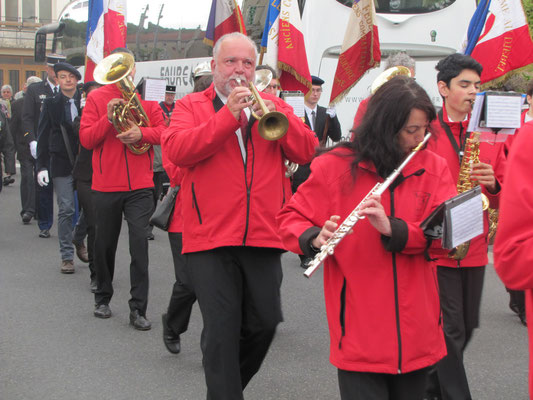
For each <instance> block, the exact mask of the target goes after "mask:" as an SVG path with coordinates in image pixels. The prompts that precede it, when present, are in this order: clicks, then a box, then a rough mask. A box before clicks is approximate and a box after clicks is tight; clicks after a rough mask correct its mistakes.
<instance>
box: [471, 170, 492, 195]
mask: <svg viewBox="0 0 533 400" xmlns="http://www.w3.org/2000/svg"><path fill="white" fill-rule="evenodd" d="M470 177H471V178H472V180H475V181H477V182H478V183H479V184H480V185H483V186H485V187H486V188H487V190H488V191H489V192H490V193H495V192H496V190H497V185H496V178H495V177H494V169H493V168H492V165H490V164H485V163H477V164H472V171H471V172H470Z"/></svg>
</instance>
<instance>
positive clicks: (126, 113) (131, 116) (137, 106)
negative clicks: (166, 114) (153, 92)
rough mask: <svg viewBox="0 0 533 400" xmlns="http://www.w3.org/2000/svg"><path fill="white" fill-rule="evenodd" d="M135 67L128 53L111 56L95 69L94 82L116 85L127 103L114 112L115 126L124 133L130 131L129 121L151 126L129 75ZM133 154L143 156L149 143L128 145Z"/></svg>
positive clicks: (116, 107)
mask: <svg viewBox="0 0 533 400" xmlns="http://www.w3.org/2000/svg"><path fill="white" fill-rule="evenodd" d="M134 66H135V60H134V59H133V56H132V55H131V54H128V53H114V54H110V55H109V56H107V57H106V58H104V59H103V60H102V61H100V62H99V63H98V65H97V66H96V68H95V69H94V72H93V76H94V80H95V81H96V82H98V83H99V84H101V85H109V84H111V83H115V84H116V85H117V87H118V88H119V90H120V92H121V93H122V97H123V98H124V100H125V101H126V104H124V105H117V106H115V108H114V110H113V119H112V122H113V126H114V127H115V129H116V130H117V132H119V133H122V132H126V131H127V130H129V129H130V125H129V121H133V123H134V124H135V125H137V126H145V127H146V126H150V121H149V120H148V116H147V115H146V112H145V111H144V108H143V106H142V104H141V101H140V100H139V98H138V97H137V93H135V85H134V84H133V82H132V79H131V77H130V76H129V73H130V72H131V70H132V69H133V67H134ZM127 146H128V149H129V150H130V151H131V152H132V153H133V154H143V153H146V152H147V151H148V150H149V149H150V146H151V145H150V144H149V143H139V144H128V145H127Z"/></svg>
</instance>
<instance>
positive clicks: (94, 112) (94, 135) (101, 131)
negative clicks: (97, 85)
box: [80, 90, 116, 150]
mask: <svg viewBox="0 0 533 400" xmlns="http://www.w3.org/2000/svg"><path fill="white" fill-rule="evenodd" d="M97 95H98V90H93V91H92V92H91V93H89V96H87V100H86V102H85V107H84V108H83V114H82V117H81V121H80V143H81V145H82V146H83V147H85V148H86V149H89V150H92V149H94V148H95V147H98V145H100V144H101V143H102V142H103V140H104V139H105V137H106V135H116V131H115V127H114V126H113V124H111V123H110V122H109V121H108V120H107V104H105V105H104V109H103V108H102V107H101V106H100V107H99V106H98V104H97V100H96V97H97Z"/></svg>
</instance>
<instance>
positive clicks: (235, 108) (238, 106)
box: [226, 86, 252, 121]
mask: <svg viewBox="0 0 533 400" xmlns="http://www.w3.org/2000/svg"><path fill="white" fill-rule="evenodd" d="M251 95H252V92H250V89H248V88H247V87H244V86H237V87H235V88H234V89H233V90H232V91H231V93H230V94H229V96H228V102H227V103H226V106H227V107H228V109H229V110H230V112H231V113H232V114H233V116H234V117H235V119H236V120H237V121H238V120H239V118H240V117H241V111H242V110H244V109H245V108H246V107H250V106H251V105H252V102H251V101H249V98H250V96H251Z"/></svg>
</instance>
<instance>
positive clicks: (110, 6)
mask: <svg viewBox="0 0 533 400" xmlns="http://www.w3.org/2000/svg"><path fill="white" fill-rule="evenodd" d="M126 33H127V26H126V0H89V19H88V22H87V41H86V43H87V57H86V61H85V77H84V81H85V82H89V81H92V80H94V78H93V71H94V68H95V67H96V64H98V63H99V62H100V61H102V59H103V58H104V57H106V56H108V55H109V53H110V52H111V51H112V50H114V49H116V48H117V47H126Z"/></svg>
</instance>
